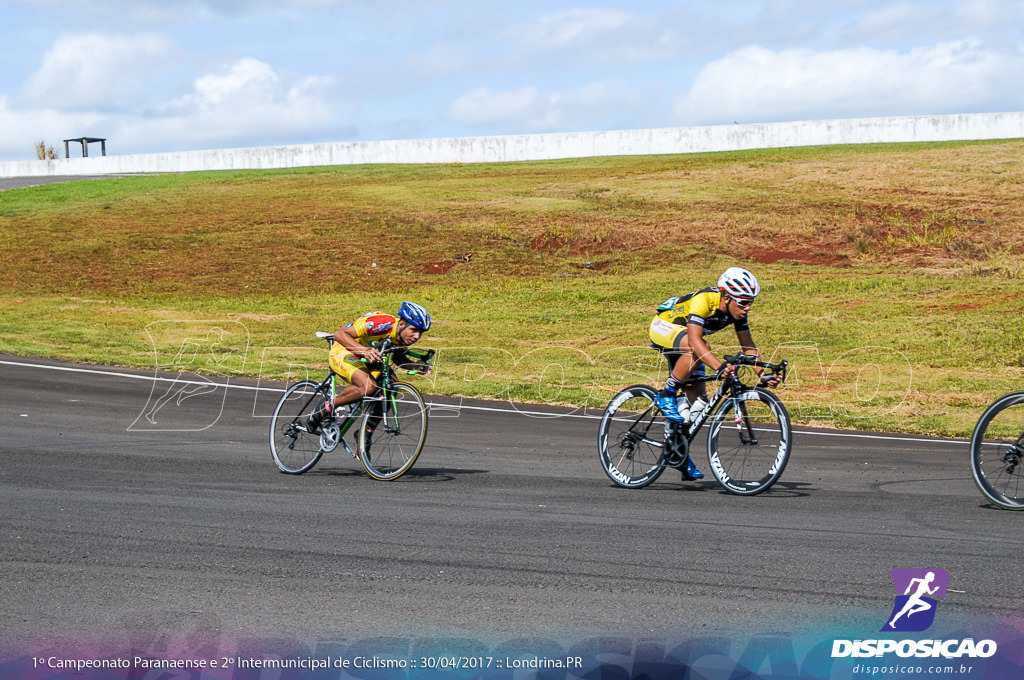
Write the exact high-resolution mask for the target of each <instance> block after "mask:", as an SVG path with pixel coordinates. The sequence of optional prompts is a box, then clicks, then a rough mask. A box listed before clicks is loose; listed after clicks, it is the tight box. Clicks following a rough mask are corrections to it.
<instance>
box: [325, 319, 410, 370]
mask: <svg viewBox="0 0 1024 680" xmlns="http://www.w3.org/2000/svg"><path fill="white" fill-rule="evenodd" d="M345 328H351V329H352V330H353V331H354V334H355V337H356V342H358V343H359V344H360V345H362V346H364V347H369V346H370V344H371V343H373V342H377V341H380V340H384V339H388V340H391V342H392V343H394V344H396V345H398V344H401V342H400V341H399V339H398V319H397V318H395V317H394V316H392V315H391V314H386V313H384V312H370V313H369V314H363V315H362V316H361V317H359V318H358V319H356V320H355V321H353V322H352V323H349V324H345ZM328 363H329V364H330V365H331V370H332V371H334V372H335V373H336V374H338V375H339V376H340V377H341V378H342V379H343V380H345V381H346V382H352V376H354V375H355V373H356V371H364V370H369V372H370V375H372V376H373V377H375V378H376V377H378V376H379V375H380V371H379V370H370V369H368V368H367V366H366V363H364V362H363V360H362V359H361V358H359V357H357V356H356V355H355V354H353V353H352V352H349V351H348V350H347V349H345V346H344V345H342V344H341V343H340V342H335V343H334V344H332V345H331V352H330V354H329V355H328Z"/></svg>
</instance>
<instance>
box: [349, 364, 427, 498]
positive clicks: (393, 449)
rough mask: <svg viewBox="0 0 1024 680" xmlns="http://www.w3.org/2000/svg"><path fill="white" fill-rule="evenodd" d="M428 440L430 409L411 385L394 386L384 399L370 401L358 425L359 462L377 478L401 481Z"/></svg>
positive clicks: (400, 384) (397, 384)
mask: <svg viewBox="0 0 1024 680" xmlns="http://www.w3.org/2000/svg"><path fill="white" fill-rule="evenodd" d="M426 440H427V407H426V405H425V404H424V403H423V396H422V395H421V394H420V392H419V390H417V389H416V388H415V387H413V386H412V385H409V384H406V383H395V384H394V385H392V387H391V389H390V390H388V393H387V395H386V396H385V398H384V399H383V400H381V399H368V400H367V401H366V408H365V411H364V413H363V420H362V422H361V423H360V426H359V460H361V461H362V463H363V467H364V468H366V474H368V475H370V476H371V477H373V478H374V479H379V480H382V481H390V480H392V479H398V478H399V477H401V476H402V475H404V474H405V473H406V472H408V471H409V469H410V468H411V467H412V466H413V464H414V463H415V462H416V459H417V458H419V455H420V451H422V450H423V443H424V442H425V441H426Z"/></svg>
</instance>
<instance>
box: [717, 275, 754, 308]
mask: <svg viewBox="0 0 1024 680" xmlns="http://www.w3.org/2000/svg"><path fill="white" fill-rule="evenodd" d="M718 290H720V291H722V292H723V293H725V294H726V295H728V296H729V297H731V298H733V299H734V300H739V301H740V302H753V301H754V298H756V297H757V296H758V294H759V293H760V292H761V286H760V285H758V283H757V279H755V278H754V275H753V274H751V273H750V272H748V271H747V270H746V269H743V268H742V267H729V268H728V269H726V270H725V271H724V272H723V273H722V275H721V276H719V277H718Z"/></svg>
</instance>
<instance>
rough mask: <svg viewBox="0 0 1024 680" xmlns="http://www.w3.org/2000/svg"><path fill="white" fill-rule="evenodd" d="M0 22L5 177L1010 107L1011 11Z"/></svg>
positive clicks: (171, 4) (275, 15)
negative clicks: (74, 162)
mask: <svg viewBox="0 0 1024 680" xmlns="http://www.w3.org/2000/svg"><path fill="white" fill-rule="evenodd" d="M0 25H2V26H3V29H2V30H3V38H4V39H3V43H2V47H0V160H32V159H34V158H35V157H36V145H37V144H38V143H39V142H43V143H44V144H45V145H47V146H52V147H54V148H55V149H56V150H57V152H58V154H59V155H61V156H63V140H64V139H66V138H74V137H103V138H106V139H107V153H108V154H133V153H156V152H165V151H187V150H197V149H218V148H237V147H253V146H275V145H291V144H311V143H320V142H347V141H367V140H382V139H428V138H438V137H477V136H488V135H508V134H530V133H548V132H578V131H598V130H628V129H644V128H662V127H688V126H704V125H732V124H736V123H769V122H782V121H796V120H821V119H835V118H861V117H874V116H905V115H929V114H950V113H989V112H1004V111H1022V110H1024V0H834V1H827V0H709V1H705V0H692V1H689V2H686V1H682V0H677V1H675V2H670V1H668V0H629V1H625V2H618V1H602V0H547V1H545V2H541V1H539V0H375V1H372V0H0ZM72 151H73V154H72V155H80V154H81V150H80V147H78V150H77V154H76V153H75V147H74V146H72ZM97 151H98V149H95V147H90V154H94V153H96V152H97Z"/></svg>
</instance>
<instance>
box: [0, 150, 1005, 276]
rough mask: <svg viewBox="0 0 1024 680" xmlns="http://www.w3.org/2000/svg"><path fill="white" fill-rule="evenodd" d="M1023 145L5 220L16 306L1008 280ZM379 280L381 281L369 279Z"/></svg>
mask: <svg viewBox="0 0 1024 680" xmlns="http://www.w3.org/2000/svg"><path fill="white" fill-rule="evenodd" d="M1022 152H1024V142H1020V141H1011V142H1000V143H976V144H944V145H928V146H896V147H889V146H880V147H839V148H828V149H805V150H781V151H765V152H760V153H754V152H748V153H736V154H710V155H697V156H674V157H645V158H628V159H593V160H583V161H565V162H551V163H523V164H509V165H498V166H490V165H484V166H422V167H412V166H408V167H407V166H401V167H399V168H395V169H389V168H381V167H368V168H322V169H310V170H301V171H288V172H276V173H261V174H252V173H234V174H231V175H225V174H215V175H207V176H204V175H194V176H189V177H187V178H179V181H176V182H173V183H171V184H166V183H164V184H161V182H160V180H159V178H134V179H124V180H119V182H121V183H122V185H121V186H123V187H124V190H123V191H122V192H121V193H120V194H119V195H118V196H117V197H116V198H112V199H111V198H102V197H100V198H97V199H96V200H81V201H73V202H59V201H56V202H52V203H49V204H40V205H39V206H38V209H36V210H29V211H27V212H26V211H17V210H15V211H5V210H3V209H0V233H3V234H4V235H5V237H4V238H3V240H2V242H0V257H2V258H3V260H4V261H5V262H6V263H7V264H6V266H5V268H4V270H3V271H2V272H0V287H3V288H6V289H10V290H15V291H36V292H39V291H50V292H71V291H74V292H81V291H95V292H97V293H100V294H114V295H116V294H133V293H144V292H147V291H148V292H156V293H160V292H174V291H180V290H186V289H187V290H191V291H195V290H203V291H208V292H209V293H211V294H231V293H237V292H239V291H243V290H246V291H250V292H253V291H256V292H260V293H266V294H276V293H279V292H282V291H285V290H288V291H294V290H295V289H296V287H298V288H299V289H308V290H311V291H312V290H321V291H322V290H342V289H353V288H356V289H359V290H367V289H370V288H374V287H379V286H381V285H383V284H384V283H385V282H386V284H387V285H389V286H398V287H407V286H410V285H418V284H422V283H431V282H443V281H448V282H452V283H460V282H465V281H473V280H478V279H479V278H480V277H483V276H502V275H506V274H509V275H515V276H535V275H540V274H543V273H545V272H549V271H552V270H559V271H562V270H565V271H569V272H571V271H572V270H573V268H578V267H584V266H585V267H588V268H596V269H597V270H599V271H611V272H614V271H635V270H636V269H637V268H657V267H662V266H665V265H669V264H672V263H675V262H677V261H679V259H680V256H681V255H685V254H693V253H697V252H709V253H714V254H725V253H732V254H739V255H740V256H742V257H745V258H749V259H750V260H752V261H754V262H760V263H775V262H780V261H781V262H786V261H792V262H797V263H805V264H819V265H834V266H845V265H848V264H850V263H856V262H864V261H869V262H875V263H878V262H889V263H893V264H898V265H900V266H907V267H915V268H930V269H934V270H953V271H956V270H958V269H962V268H974V269H975V270H979V269H984V268H985V267H987V266H995V267H1000V268H1002V269H1003V270H1005V271H1006V272H1010V271H1011V269H1012V267H1013V265H1012V263H1013V262H1014V261H1015V260H1016V259H1017V258H1018V257H1019V255H1020V254H1021V253H1022V252H1024V228H1022V226H1024V201H1021V200H1020V196H1021V195H1022V194H1024V164H1022V163H1021V162H1020V159H1021V155H1022ZM373 263H376V264H377V267H376V268H374V267H372V266H371V265H372V264H373Z"/></svg>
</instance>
